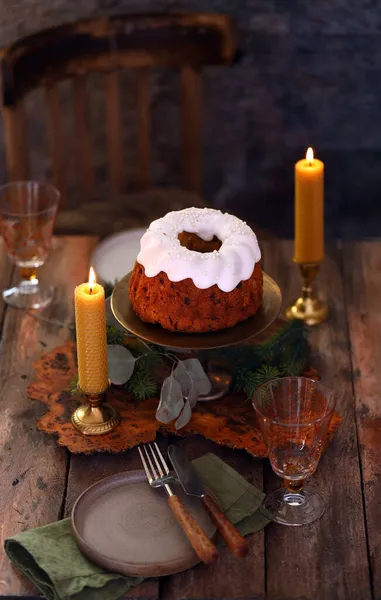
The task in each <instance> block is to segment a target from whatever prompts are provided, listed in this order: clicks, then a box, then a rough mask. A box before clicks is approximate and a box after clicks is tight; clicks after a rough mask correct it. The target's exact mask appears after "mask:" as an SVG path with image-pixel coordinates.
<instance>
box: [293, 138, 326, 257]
mask: <svg viewBox="0 0 381 600" xmlns="http://www.w3.org/2000/svg"><path fill="white" fill-rule="evenodd" d="M323 258H324V163H323V162H322V161H321V160H318V159H316V158H314V153H313V150H312V148H308V150H307V154H306V158H305V159H303V160H299V161H298V162H297V163H296V165H295V255H294V260H295V262H296V263H299V264H302V263H320V262H321V261H322V260H323Z"/></svg>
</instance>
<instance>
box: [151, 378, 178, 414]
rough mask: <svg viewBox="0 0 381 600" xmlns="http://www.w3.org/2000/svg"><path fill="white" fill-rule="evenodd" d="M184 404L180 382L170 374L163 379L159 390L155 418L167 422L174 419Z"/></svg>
mask: <svg viewBox="0 0 381 600" xmlns="http://www.w3.org/2000/svg"><path fill="white" fill-rule="evenodd" d="M183 406H184V398H183V392H182V391H181V387H180V384H179V383H178V381H176V379H175V378H174V377H173V376H172V375H170V376H169V377H167V378H166V379H164V381H163V385H162V387H161V392H160V403H159V406H158V407H157V411H156V419H157V420H158V421H160V423H169V422H170V421H172V420H173V419H176V418H177V417H178V416H179V414H180V412H181V410H182V409H183Z"/></svg>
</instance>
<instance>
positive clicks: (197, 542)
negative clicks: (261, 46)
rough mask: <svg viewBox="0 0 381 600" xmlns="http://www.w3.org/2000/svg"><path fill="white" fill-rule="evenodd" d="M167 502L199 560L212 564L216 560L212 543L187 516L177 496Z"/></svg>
mask: <svg viewBox="0 0 381 600" xmlns="http://www.w3.org/2000/svg"><path fill="white" fill-rule="evenodd" d="M168 502H169V506H170V507H171V509H172V511H173V514H174V515H175V517H176V519H177V521H178V522H179V523H180V525H181V527H182V528H183V530H184V533H185V535H186V536H187V538H188V540H189V541H190V543H191V544H192V546H193V549H194V550H195V552H196V554H197V556H198V557H199V559H200V560H201V561H202V562H204V563H206V564H207V565H210V564H212V563H213V562H214V561H215V560H216V559H217V548H216V547H215V545H214V544H213V542H211V541H210V539H209V538H208V536H207V535H206V533H205V532H204V531H203V530H202V529H201V527H200V525H199V524H198V523H197V521H196V520H195V519H194V518H193V517H192V516H191V515H190V514H189V512H188V511H187V509H186V508H185V506H184V504H183V503H182V502H181V500H180V498H179V497H178V496H170V497H169V498H168Z"/></svg>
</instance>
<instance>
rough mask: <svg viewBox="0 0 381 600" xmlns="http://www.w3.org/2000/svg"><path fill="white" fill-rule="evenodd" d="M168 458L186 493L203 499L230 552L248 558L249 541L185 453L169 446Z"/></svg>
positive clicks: (176, 447)
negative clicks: (208, 492) (207, 491)
mask: <svg viewBox="0 0 381 600" xmlns="http://www.w3.org/2000/svg"><path fill="white" fill-rule="evenodd" d="M168 456H169V458H170V459H171V463H172V465H173V468H174V470H175V473H176V475H177V477H178V479H179V481H180V483H181V485H182V486H183V488H184V491H185V493H186V494H188V495H189V496H197V497H198V498H201V501H202V503H203V505H204V507H205V509H206V511H207V512H208V514H209V516H210V517H211V519H212V521H213V522H214V524H215V525H216V527H217V529H218V531H219V532H220V534H221V535H222V537H223V539H224V540H225V543H226V545H227V546H228V548H229V550H230V552H232V553H233V554H235V556H238V557H240V558H243V557H244V556H246V555H247V553H248V551H249V546H248V543H247V541H246V540H245V538H243V537H242V535H241V534H240V533H239V531H238V530H237V529H236V528H235V527H234V525H233V523H231V522H230V521H229V520H228V519H227V518H226V516H225V515H224V513H223V512H222V510H221V509H220V507H219V506H218V505H217V504H216V503H215V502H214V500H212V498H211V497H210V496H208V494H207V493H206V490H205V488H204V485H203V483H202V481H201V480H200V478H199V476H198V475H197V473H196V470H195V468H194V466H193V465H192V463H191V462H190V461H189V460H188V459H187V458H186V456H185V455H184V453H183V451H182V450H181V449H180V448H179V447H178V446H169V448H168Z"/></svg>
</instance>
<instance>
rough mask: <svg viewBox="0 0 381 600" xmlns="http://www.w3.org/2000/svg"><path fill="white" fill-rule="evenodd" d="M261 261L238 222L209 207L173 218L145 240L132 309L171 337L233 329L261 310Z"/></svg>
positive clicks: (133, 280) (152, 229) (158, 225)
mask: <svg viewBox="0 0 381 600" xmlns="http://www.w3.org/2000/svg"><path fill="white" fill-rule="evenodd" d="M260 259H261V252H260V249H259V245H258V241H257V237H256V235H255V233H254V232H253V230H252V229H251V228H250V227H249V226H248V225H247V224H246V223H244V222H243V221H241V220H240V219H238V218H237V217H235V216H233V215H229V214H228V213H222V212H221V211H219V210H215V209H211V208H187V209H185V210H180V211H175V212H170V213H168V214H167V215H166V216H165V217H163V218H161V219H157V220H156V221H153V222H152V223H151V225H150V227H149V228H148V230H147V231H146V233H145V234H144V235H143V237H142V239H141V242H140V252H139V254H138V257H137V261H136V264H135V267H134V269H133V272H132V275H131V279H130V287H129V294H130V302H131V306H132V308H133V310H134V311H135V313H136V314H137V315H138V316H139V317H140V319H141V320H142V321H145V322H147V323H153V324H157V325H160V326H161V327H163V328H164V329H168V330H170V331H181V332H187V333H204V332H209V331H216V330H219V329H225V328H227V327H233V326H234V325H236V324H237V323H239V322H241V321H244V320H246V319H248V318H249V317H252V316H253V315H254V314H255V313H256V312H257V310H258V308H259V306H260V305H261V302H262V289H263V277H262V269H261V265H260Z"/></svg>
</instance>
